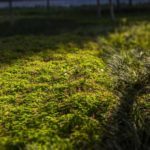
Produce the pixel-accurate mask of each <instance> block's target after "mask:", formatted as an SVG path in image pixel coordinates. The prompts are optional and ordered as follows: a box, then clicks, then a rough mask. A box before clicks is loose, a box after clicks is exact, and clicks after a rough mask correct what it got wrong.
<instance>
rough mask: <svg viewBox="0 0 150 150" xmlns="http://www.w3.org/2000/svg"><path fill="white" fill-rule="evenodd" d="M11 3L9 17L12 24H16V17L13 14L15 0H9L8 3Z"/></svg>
mask: <svg viewBox="0 0 150 150" xmlns="http://www.w3.org/2000/svg"><path fill="white" fill-rule="evenodd" d="M8 3H9V6H8V7H9V17H10V23H11V24H13V23H14V17H13V12H12V9H13V0H9V1H8Z"/></svg>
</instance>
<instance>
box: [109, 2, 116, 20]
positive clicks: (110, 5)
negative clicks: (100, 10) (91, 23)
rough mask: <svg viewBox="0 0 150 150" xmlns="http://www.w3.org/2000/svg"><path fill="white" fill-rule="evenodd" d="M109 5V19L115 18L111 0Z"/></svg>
mask: <svg viewBox="0 0 150 150" xmlns="http://www.w3.org/2000/svg"><path fill="white" fill-rule="evenodd" d="M109 7H110V15H111V19H112V20H115V14H114V6H113V2H112V0H109Z"/></svg>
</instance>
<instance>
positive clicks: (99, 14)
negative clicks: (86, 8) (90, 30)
mask: <svg viewBox="0 0 150 150" xmlns="http://www.w3.org/2000/svg"><path fill="white" fill-rule="evenodd" d="M97 14H98V16H99V17H101V5H100V0H97Z"/></svg>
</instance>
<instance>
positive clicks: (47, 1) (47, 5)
mask: <svg viewBox="0 0 150 150" xmlns="http://www.w3.org/2000/svg"><path fill="white" fill-rule="evenodd" d="M46 7H47V10H49V7H50V0H46Z"/></svg>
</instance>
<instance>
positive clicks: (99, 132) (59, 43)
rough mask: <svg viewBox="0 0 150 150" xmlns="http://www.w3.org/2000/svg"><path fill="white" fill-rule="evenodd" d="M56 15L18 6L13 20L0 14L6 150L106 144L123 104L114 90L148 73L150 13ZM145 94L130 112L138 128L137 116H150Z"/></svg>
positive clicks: (0, 99) (1, 135)
mask: <svg viewBox="0 0 150 150" xmlns="http://www.w3.org/2000/svg"><path fill="white" fill-rule="evenodd" d="M54 12H55V11H54ZM54 12H53V13H50V14H49V13H45V11H44V12H43V13H40V14H39V12H38V13H37V14H36V11H35V12H34V11H33V10H28V11H21V10H20V12H19V11H18V10H17V11H16V12H15V13H16V16H15V15H14V18H13V22H11V23H10V22H9V18H8V17H6V16H5V15H4V14H5V13H4V12H2V14H3V15H1V16H0V18H1V20H0V62H1V64H0V68H1V70H0V88H1V90H0V145H1V149H28V150H30V149H52V150H54V149H97V148H101V147H102V145H103V144H102V143H101V142H102V141H103V138H104V136H105V135H104V134H105V133H107V132H106V129H107V127H108V124H109V123H110V122H111V120H113V114H114V113H115V112H117V110H118V107H119V106H120V103H121V102H120V96H119V94H118V93H117V92H116V90H118V91H119V92H120V93H121V94H124V92H123V90H125V89H126V86H127V85H131V86H132V84H134V83H135V82H137V81H138V80H140V79H139V78H140V77H141V75H142V78H143V76H145V74H148V71H147V66H149V52H150V51H149V49H150V42H149V39H150V23H149V19H150V18H149V16H148V15H146V14H136V15H135V14H134V13H133V14H132V15H131V16H126V15H125V14H124V15H122V16H118V19H117V20H116V22H111V20H110V19H109V17H108V16H106V18H105V17H104V18H103V19H99V18H97V17H96V16H95V15H94V14H90V15H89V16H87V15H84V14H82V13H79V12H78V13H77V14H76V13H75V12H74V11H73V12H72V11H71V12H70V14H68V13H69V11H66V12H65V11H56V12H55V13H54ZM62 12H64V13H62ZM31 14H32V15H31ZM6 24H7V26H6ZM116 58H117V59H116ZM118 58H119V59H118ZM142 58H144V59H142ZM140 59H141V60H140ZM145 60H146V61H145ZM118 62H119V65H122V66H121V68H119V67H120V66H119V65H118V64H117V63H118ZM110 64H112V65H110ZM143 72H144V73H143ZM124 81H127V82H124ZM148 82H149V81H148ZM144 94H145V96H143V95H144ZM144 94H143V95H142V96H141V95H139V98H138V99H140V100H136V101H137V102H134V105H133V111H132V112H131V113H133V114H134V117H133V118H134V119H135V120H134V119H133V120H134V123H135V125H137V128H138V125H140V129H141V128H142V127H143V126H144V125H145V122H144V121H143V119H140V120H139V118H138V116H142V118H146V119H144V120H146V123H147V120H149V119H148V115H149V112H148V107H149V101H148V99H149V98H148V97H149V95H148V94H147V93H144ZM137 96H138V95H137ZM141 109H144V110H145V111H144V112H143V111H142V110H141ZM137 110H138V111H137ZM137 113H139V114H140V115H137ZM141 120H142V121H141ZM137 122H138V123H137ZM139 122H140V123H139ZM141 126H142V127H141ZM146 129H148V128H146ZM110 132H111V131H110ZM140 133H141V132H140ZM103 147H105V146H103ZM118 147H119V146H118Z"/></svg>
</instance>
